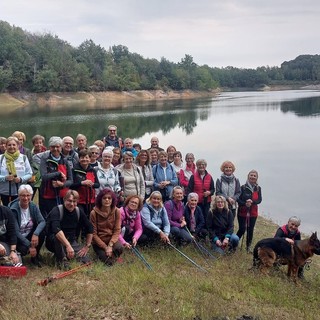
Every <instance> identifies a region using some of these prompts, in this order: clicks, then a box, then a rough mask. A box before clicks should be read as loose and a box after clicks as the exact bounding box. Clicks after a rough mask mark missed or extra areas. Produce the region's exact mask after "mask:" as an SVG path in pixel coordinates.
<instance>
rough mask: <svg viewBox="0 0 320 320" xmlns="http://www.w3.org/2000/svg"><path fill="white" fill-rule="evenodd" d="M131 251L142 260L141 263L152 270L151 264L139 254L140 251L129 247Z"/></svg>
mask: <svg viewBox="0 0 320 320" xmlns="http://www.w3.org/2000/svg"><path fill="white" fill-rule="evenodd" d="M131 250H132V252H133V253H134V254H135V255H136V256H137V257H138V258H139V259H140V260H141V261H142V262H143V264H144V265H145V266H146V267H147V268H148V269H149V270H152V267H151V265H150V264H149V263H148V262H147V260H146V259H145V257H144V256H143V255H142V254H141V252H140V251H139V250H138V249H137V248H135V247H131Z"/></svg>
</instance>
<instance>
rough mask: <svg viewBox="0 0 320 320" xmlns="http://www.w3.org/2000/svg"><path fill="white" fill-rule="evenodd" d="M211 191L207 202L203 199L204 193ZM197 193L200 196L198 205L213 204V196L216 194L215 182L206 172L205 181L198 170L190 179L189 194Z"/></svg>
mask: <svg viewBox="0 0 320 320" xmlns="http://www.w3.org/2000/svg"><path fill="white" fill-rule="evenodd" d="M204 191H210V196H209V197H207V200H205V199H203V192H204ZM190 192H195V193H197V194H198V196H199V200H198V203H203V202H204V201H206V202H209V203H210V202H211V196H212V195H213V194H214V181H213V179H212V176H211V175H210V174H209V173H208V172H207V171H205V175H204V177H203V179H202V178H201V176H200V175H199V172H198V170H196V171H195V173H194V174H193V175H192V176H191V177H190V180H189V184H188V190H187V193H188V194H189V193H190Z"/></svg>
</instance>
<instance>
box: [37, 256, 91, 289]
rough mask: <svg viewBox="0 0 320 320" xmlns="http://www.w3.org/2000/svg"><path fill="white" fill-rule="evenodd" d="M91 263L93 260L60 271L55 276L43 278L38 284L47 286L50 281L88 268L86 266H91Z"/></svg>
mask: <svg viewBox="0 0 320 320" xmlns="http://www.w3.org/2000/svg"><path fill="white" fill-rule="evenodd" d="M91 264H92V262H88V263H85V264H82V265H80V266H78V267H76V268H73V269H71V270H68V271H65V272H61V273H59V274H57V275H55V276H51V277H48V278H45V279H43V280H40V281H39V282H38V285H39V286H42V287H45V286H46V285H47V284H48V283H49V282H52V281H54V280H58V279H61V278H64V277H67V276H70V275H71V274H74V273H76V272H78V271H79V270H80V269H83V268H86V267H88V266H90V265H91Z"/></svg>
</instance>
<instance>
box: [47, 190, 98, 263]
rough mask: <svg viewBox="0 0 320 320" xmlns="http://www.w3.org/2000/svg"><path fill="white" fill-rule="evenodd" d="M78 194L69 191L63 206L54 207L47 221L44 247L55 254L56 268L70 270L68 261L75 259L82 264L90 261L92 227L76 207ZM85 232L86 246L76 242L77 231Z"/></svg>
mask: <svg viewBox="0 0 320 320" xmlns="http://www.w3.org/2000/svg"><path fill="white" fill-rule="evenodd" d="M78 199H79V194H78V192H77V191H75V190H69V191H68V192H67V193H66V195H65V197H64V198H63V205H59V206H56V207H54V208H53V209H52V211H51V212H50V214H49V218H48V221H47V239H46V247H47V249H48V250H49V251H51V252H53V253H54V254H55V257H56V260H57V263H58V266H59V267H60V268H63V269H70V267H69V260H70V259H73V258H77V260H78V261H81V262H82V263H87V262H89V261H90V258H89V257H88V255H87V254H88V251H89V248H90V246H91V242H92V235H93V226H92V224H91V222H90V221H89V220H88V218H87V217H86V215H85V213H84V212H83V211H82V209H80V208H78V207H77V201H78ZM83 229H84V230H85V232H86V245H85V246H81V245H80V244H79V243H78V242H77V235H78V233H79V230H83Z"/></svg>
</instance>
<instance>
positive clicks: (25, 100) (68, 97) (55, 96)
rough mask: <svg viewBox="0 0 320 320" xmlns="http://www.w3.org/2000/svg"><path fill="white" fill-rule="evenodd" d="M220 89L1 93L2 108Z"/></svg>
mask: <svg viewBox="0 0 320 320" xmlns="http://www.w3.org/2000/svg"><path fill="white" fill-rule="evenodd" d="M218 92H219V90H212V91H191V90H183V91H162V90H150V91H147V90H136V91H122V92H116V91H106V92H76V93H61V92H59V93H53V92H52V93H28V92H14V93H11V94H7V93H3V94H0V106H1V108H5V107H11V106H26V105H29V104H38V105H40V106H45V105H50V106H56V105H65V104H68V105H70V104H80V103H87V104H88V105H92V106H95V105H101V104H107V103H112V104H116V103H124V102H135V101H159V100H173V99H195V98H206V97H213V96H215V95H216V94H217V93H218Z"/></svg>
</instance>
